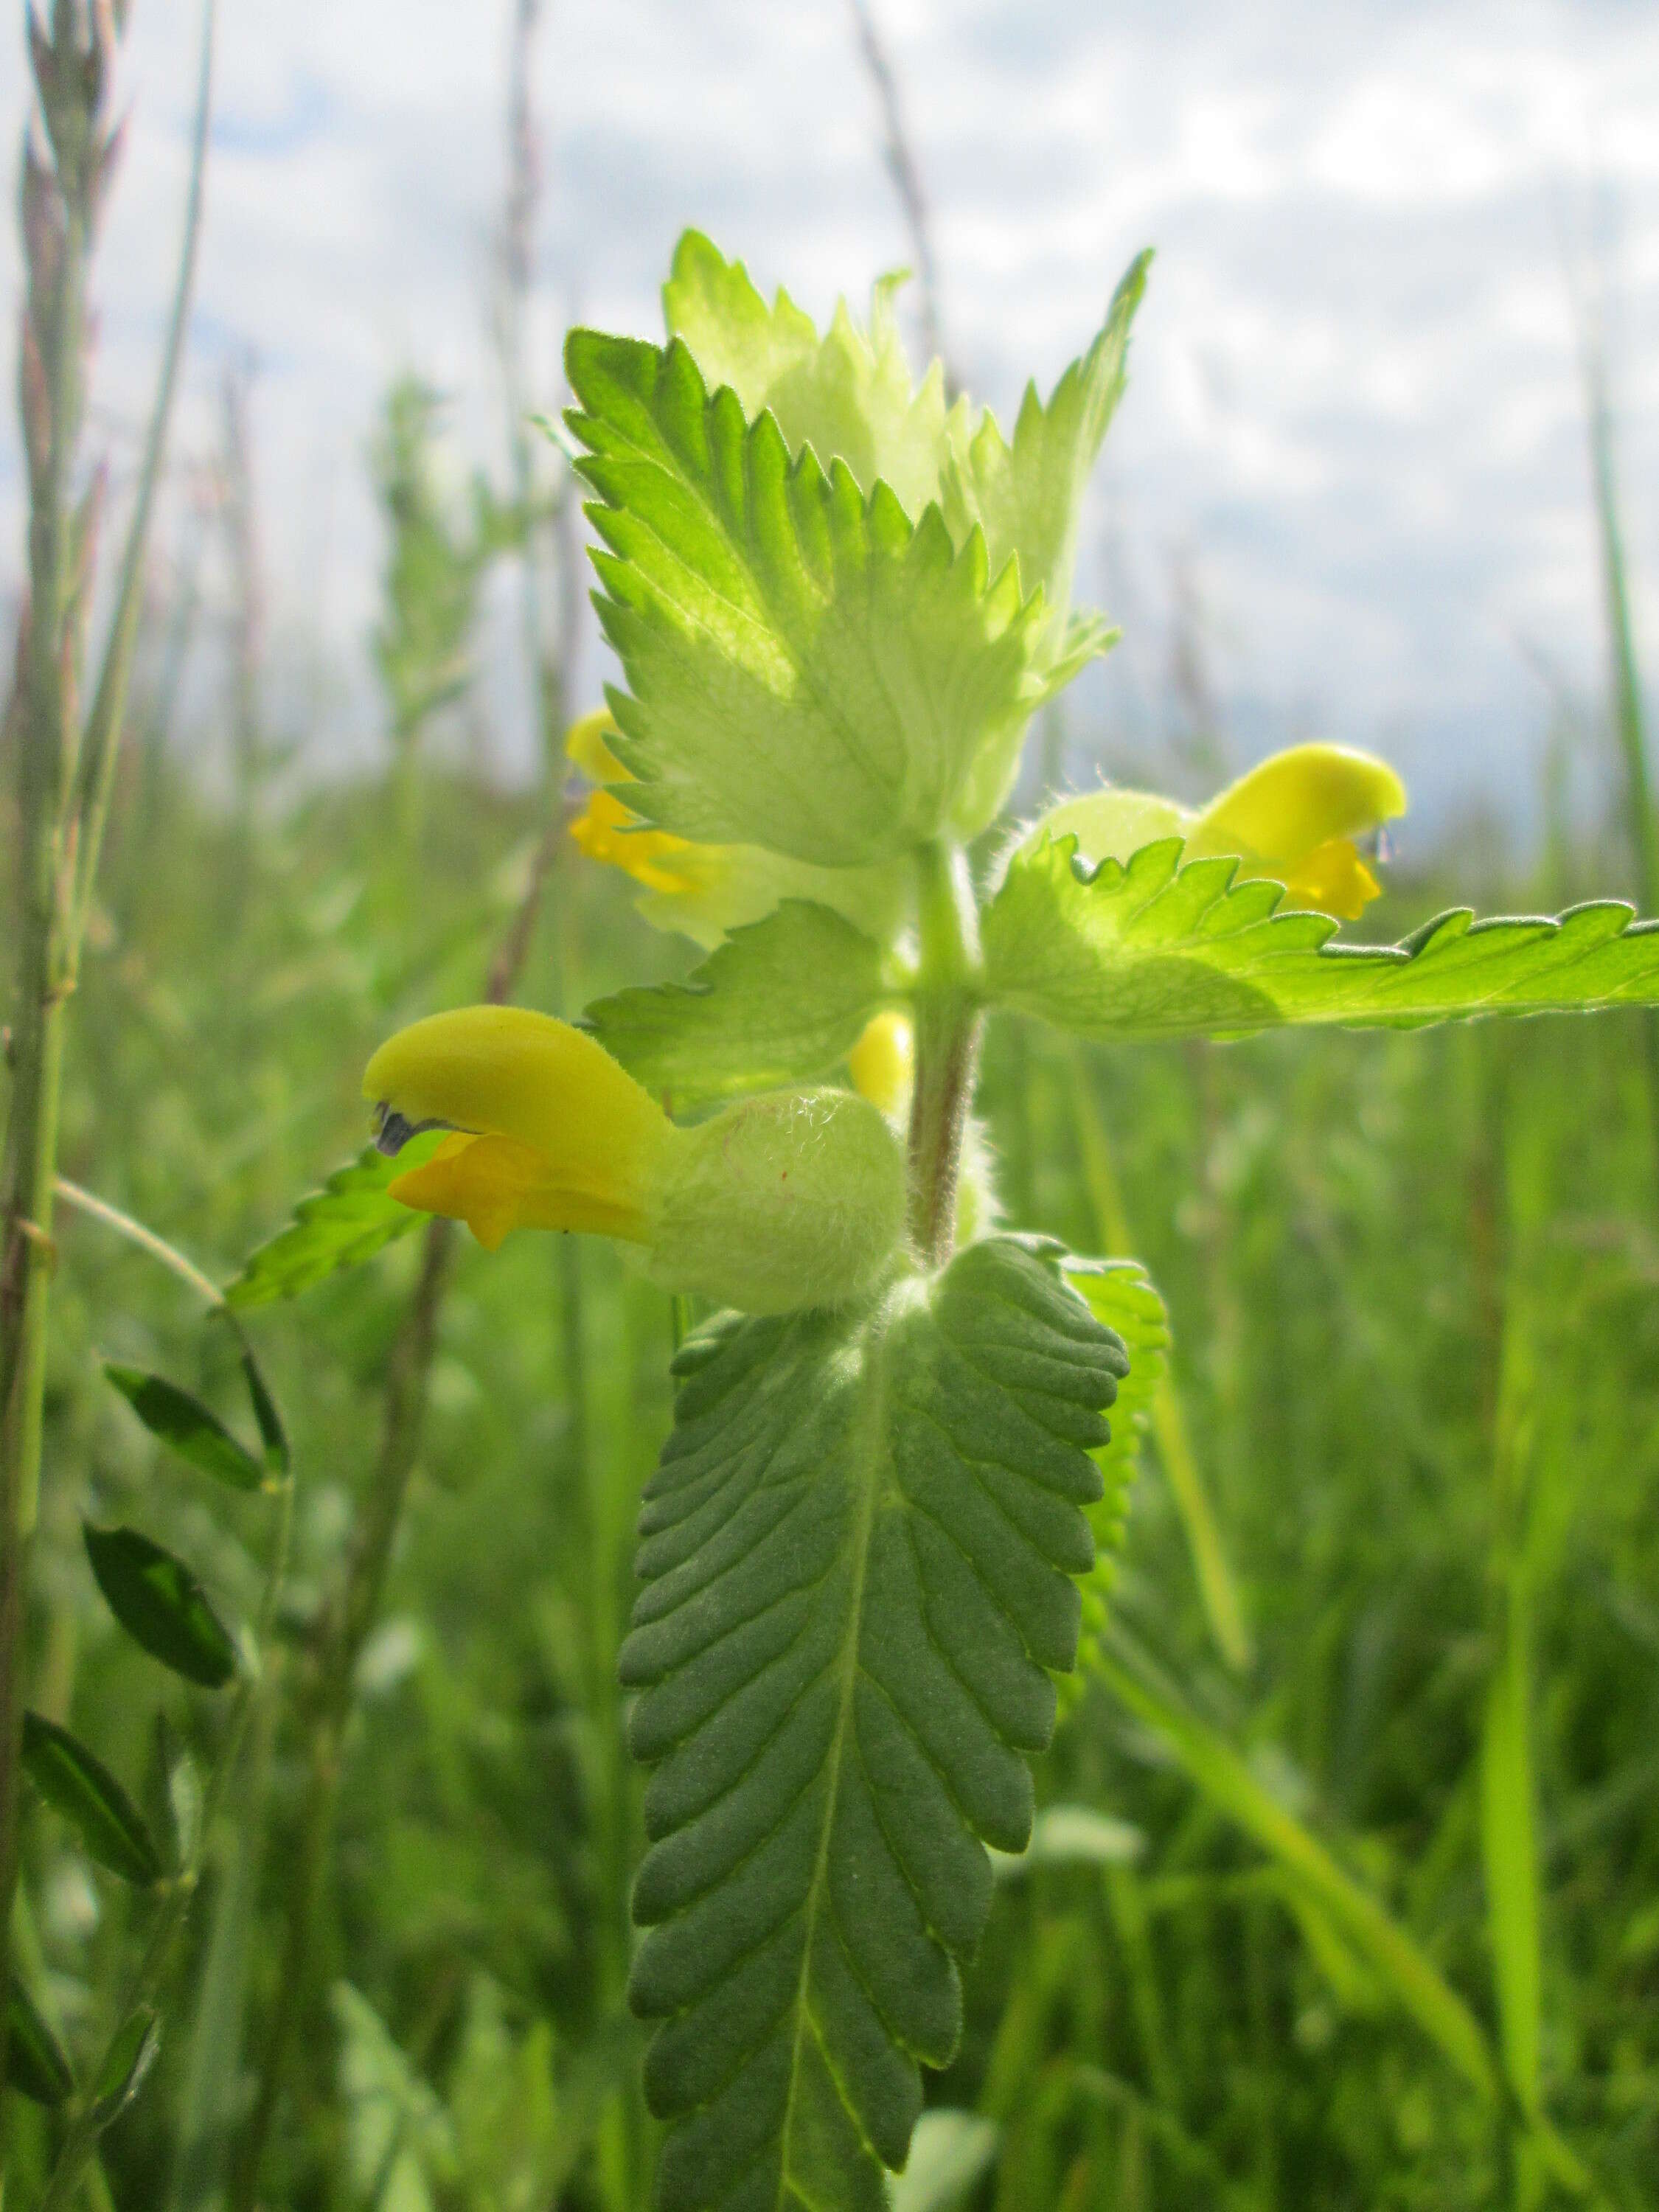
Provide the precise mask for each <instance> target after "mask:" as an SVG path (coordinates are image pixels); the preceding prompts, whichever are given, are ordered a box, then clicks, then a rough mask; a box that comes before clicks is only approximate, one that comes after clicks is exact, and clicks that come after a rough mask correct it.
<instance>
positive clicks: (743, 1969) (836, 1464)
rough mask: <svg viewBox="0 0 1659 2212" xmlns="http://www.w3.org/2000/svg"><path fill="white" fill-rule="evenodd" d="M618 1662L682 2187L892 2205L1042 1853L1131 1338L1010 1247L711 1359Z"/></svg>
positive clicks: (654, 2003)
mask: <svg viewBox="0 0 1659 2212" xmlns="http://www.w3.org/2000/svg"><path fill="white" fill-rule="evenodd" d="M675 1364H676V1368H677V1370H678V1373H679V1374H680V1375H681V1376H682V1377H683V1378H684V1379H683V1381H682V1385H681V1389H680V1393H679V1398H678V1404H677V1406H676V1409H675V1426H674V1431H673V1434H672V1436H671V1438H670V1440H669V1443H668V1444H667V1446H666V1448H665V1451H664V1454H663V1458H662V1462H661V1465H660V1466H659V1468H658V1471H657V1473H656V1474H655V1475H654V1476H653V1479H652V1481H651V1483H650V1486H649V1487H648V1490H647V1498H646V1504H645V1506H644V1510H643V1512H642V1514H641V1548H640V1553H639V1562H638V1565H639V1571H640V1573H641V1577H642V1578H643V1580H644V1583H645V1588H644V1589H643V1591H642V1592H641V1596H640V1598H639V1601H638V1602H637V1604H636V1606H635V1614H634V1624H633V1628H632V1632H631V1633H630V1635H629V1638H628V1641H627V1643H626V1644H625V1645H624V1647H623V1654H622V1661H621V1668H622V1674H623V1680H624V1681H625V1682H626V1683H628V1684H629V1686H633V1687H635V1688H637V1689H638V1690H639V1691H640V1692H641V1695H640V1697H639V1699H638V1700H637V1703H636V1704H635V1708H634V1711H633V1716H632V1720H631V1723H630V1732H631V1737H632V1741H633V1746H634V1748H635V1753H637V1755H638V1756H639V1757H640V1758H641V1759H644V1760H646V1761H647V1763H648V1764H649V1765H651V1766H652V1767H653V1774H652V1777H651V1781H650V1784H649V1786H648V1788H647V1792H646V1800H645V1819H646V1826H647V1832H648V1834H649V1835H650V1836H651V1838H652V1839H653V1844H652V1848H651V1850H650V1851H649V1852H648V1854H647V1857H646V1861H645V1863H644V1866H643V1867H642V1869H641V1873H640V1877H639V1881H638V1884H637V1886H636V1888H635V1897H634V1909H635V1917H636V1918H637V1919H638V1920H639V1921H640V1922H641V1923H642V1924H644V1925H645V1926H646V1927H647V1929H648V1930H649V1932H648V1933H647V1936H646V1937H645V1940H644V1942H643V1943H642V1944H641V1948H640V1951H639V1953H638V1955H637V1958H636V1960H635V1970H634V1975H633V1979H632V1984H631V1988H630V1996H631V1999H632V2002H633V2003H634V2006H635V2009H636V2010H637V2011H638V2012H640V2013H641V2014H642V2015H645V2016H646V2017H647V2018H652V2019H656V2020H659V2021H662V2022H663V2026H662V2027H661V2028H660V2030H659V2033H658V2035H657V2038H656V2040H655V2042H654V2043H653V2045H652V2049H651V2053H650V2057H649V2058H648V2061H647V2069H646V2085H647V2098H648V2100H649V2101H650V2104H651V2106H652V2109H653V2111H654V2112H657V2113H659V2115H660V2116H661V2117H663V2118H666V2119H668V2120H670V2121H671V2122H672V2123H673V2126H672V2131H671V2134H670V2136H669V2139H668V2142H667V2146H666V2148H665V2154H664V2160H663V2166H662V2172H661V2183H660V2189H661V2194H660V2198H659V2202H660V2203H661V2204H662V2205H663V2206H664V2207H665V2212H701V2208H712V2207H715V2206H722V2207H726V2206H732V2207H735V2206H737V2205H738V2204H740V2203H741V2204H743V2205H749V2204H754V2205H757V2206H758V2205H761V2204H765V2205H767V2206H769V2207H770V2206H773V2205H780V2206H781V2205H785V2204H789V2205H794V2206H797V2207H800V2206H805V2205H806V2204H819V2203H822V2204H834V2205H835V2206H836V2208H837V2212H841V2209H842V2208H848V2212H866V2208H867V2209H868V2212H880V2208H884V2206H885V2203H886V2197H885V2184H884V2179H883V2166H884V2165H885V2166H900V2165H902V2163H903V2160H904V2156H905V2152H906V2149H907V2148H908V2143H909V2140H910V2130H911V2128H912V2126H913V2124H914V2123H915V2118H916V2114H917V2112H919V2110H920V2109H921V2081H920V2079H919V2076H918V2073H917V2061H918V2060H921V2061H922V2062H924V2063H928V2064H932V2065H934V2066H942V2065H944V2064H945V2063H947V2062H948V2061H949V2059H950V2057H951V2053H952V2051H954V2050H955V2048H956V2044H957V2034H958V2032H959V2029H960V2026H961V2007H962V1996H961V1985H960V1982H959V1979H958V1969H959V1963H960V1961H961V1960H963V1959H965V1958H966V1957H968V1956H969V1954H971V1952H972V1950H973V1948H974V1946H975V1943H976V1942H977V1941H978V1938H979V1935H980V1932H981V1929H982V1927H983V1925H984V1922H985V1917H986V1914H987V1911H988V1909H989V1905H990V1899H991V1888H992V1877H991V1866H990V1862H989V1859H988V1857H987V1853H986V1850H985V1849H984V1848H983V1847H984V1845H985V1844H995V1845H996V1846H998V1847H999V1848H1000V1849H1001V1850H1016V1851H1017V1850H1023V1849H1024V1845H1025V1844H1026V1841H1027V1839H1028V1838H1029V1836H1030V1827H1031V1782H1030V1773H1029V1771H1027V1768H1026V1765H1025V1762H1024V1759H1023V1758H1022V1756H1021V1753H1023V1752H1029V1751H1036V1750H1039V1749H1041V1748H1042V1746H1043V1745H1044V1744H1045V1743H1046V1742H1047V1741H1048V1736H1049V1733H1050V1731H1051V1729H1052V1728H1053V1725H1054V1684H1053V1682H1052V1680H1050V1677H1049V1672H1048V1670H1049V1669H1064V1668H1069V1667H1070V1666H1071V1664H1072V1662H1073V1657H1074V1656H1075V1650H1076V1644H1077V1633H1078V1614H1079V1606H1078V1594H1077V1589H1076V1584H1075V1582H1074V1581H1073V1577H1076V1576H1079V1575H1086V1574H1087V1573H1088V1572H1089V1571H1090V1570H1091V1566H1092V1565H1093V1561H1094V1541H1093V1538H1092V1536H1091V1532H1090V1528H1089V1523H1088V1521H1087V1518H1086V1510H1087V1509H1088V1508H1089V1507H1090V1506H1091V1505H1092V1504H1095V1503H1096V1502H1097V1500H1098V1499H1099V1498H1100V1495H1101V1487H1102V1486H1101V1478H1100V1474H1099V1471H1098V1469H1097V1468H1096V1467H1095V1465H1094V1463H1093V1462H1092V1461H1091V1458H1090V1457H1089V1454H1090V1452H1091V1450H1093V1449H1096V1448H1097V1447H1098V1446H1100V1445H1101V1444H1103V1443H1104V1442H1105V1440H1106V1433H1107V1432H1106V1424H1105V1421H1104V1420H1103V1417H1102V1414H1103V1407H1106V1406H1108V1405H1109V1404H1110V1402H1111V1401H1112V1398H1113V1395H1114V1394H1115V1389H1116V1385H1117V1382H1118V1378H1119V1377H1120V1376H1121V1375H1122V1374H1123V1372H1124V1370H1125V1368H1126V1366H1127V1361H1126V1358H1125V1356H1124V1352H1123V1347H1122V1346H1121V1343H1120V1341H1119V1340H1118V1339H1117V1338H1116V1337H1115V1336H1114V1335H1113V1334H1111V1333H1110V1332H1109V1331H1108V1330H1106V1329H1103V1328H1101V1327H1100V1326H1099V1324H1098V1323H1097V1322H1096V1321H1095V1320H1094V1319H1093V1317H1092V1316H1091V1314H1090V1312H1089V1310H1088V1309H1087V1307H1086V1306H1085V1304H1084V1303H1083V1301H1082V1300H1081V1299H1080V1298H1079V1297H1077V1296H1076V1295H1075V1294H1074V1293H1073V1291H1070V1290H1069V1289H1068V1288H1067V1287H1066V1284H1065V1282H1064V1281H1063V1279H1061V1276H1060V1268H1059V1262H1058V1255H1057V1248H1055V1247H1054V1246H1052V1245H1049V1244H1046V1243H1042V1242H1040V1241H1038V1240H1036V1239H1030V1240H1026V1239H1019V1238H1014V1237H994V1238H991V1239H989V1240H987V1242H985V1243H981V1244H975V1245H973V1246H970V1247H969V1249H967V1250H966V1251H964V1252H963V1253H962V1254H960V1255H958V1257H957V1259H956V1260H955V1261H953V1262H952V1264H951V1267H949V1268H948V1269H947V1270H946V1271H945V1273H944V1274H943V1275H942V1276H941V1277H939V1278H938V1279H936V1280H933V1281H931V1282H924V1281H922V1280H920V1279H916V1278H914V1277H913V1278H907V1279H904V1280H902V1281H901V1282H900V1283H899V1285H897V1286H896V1288H895V1289H894V1290H893V1291H891V1292H890V1294H889V1295H888V1296H887V1297H885V1298H884V1300H883V1301H881V1302H880V1303H879V1304H878V1305H877V1306H876V1307H875V1308H874V1309H873V1310H866V1311H865V1312H864V1313H862V1314H857V1315H853V1316H848V1315H840V1316H833V1315H824V1314H817V1315H805V1316H793V1317H790V1318H787V1319H777V1320H763V1321H746V1322H732V1321H730V1320H726V1321H722V1322H718V1323H716V1324H714V1326H713V1327H712V1328H710V1329H709V1330H708V1331H706V1332H702V1333H700V1334H699V1335H697V1336H695V1337H693V1338H691V1339H690V1340H689V1341H688V1342H687V1344H686V1345H685V1346H684V1347H683V1348H682V1350H681V1352H680V1353H679V1355H678V1358H677V1360H676V1363H675Z"/></svg>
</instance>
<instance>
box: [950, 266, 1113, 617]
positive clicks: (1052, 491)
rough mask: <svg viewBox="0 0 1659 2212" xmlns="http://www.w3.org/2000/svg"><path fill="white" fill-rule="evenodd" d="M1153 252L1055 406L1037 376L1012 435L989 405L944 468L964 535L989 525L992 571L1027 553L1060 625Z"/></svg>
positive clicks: (1025, 562) (1063, 384) (1025, 560)
mask: <svg viewBox="0 0 1659 2212" xmlns="http://www.w3.org/2000/svg"><path fill="white" fill-rule="evenodd" d="M1151 266H1152V255H1151V253H1150V252H1145V253H1140V254H1138V255H1137V256H1136V257H1135V258H1134V260H1133V262H1132V263H1131V264H1129V267H1128V269H1127V271H1126V272H1125V274H1124V276H1123V278H1122V281H1121V283H1119V285H1118V288H1117V289H1116V291H1115V293H1114V294H1113V295H1112V302H1111V306H1110V307H1109V309H1108V310H1107V314H1106V320H1105V323H1104V325H1103V326H1102V328H1101V331H1100V332H1099V335H1098V336H1097V337H1096V339H1095V341H1094V343H1093V344H1092V345H1091V347H1090V348H1089V350H1088V352H1087V353H1085V355H1084V356H1082V358H1081V359H1080V360H1078V361H1074V362H1073V363H1072V364H1071V366H1070V367H1069V368H1067V369H1066V372H1065V373H1064V374H1063V375H1062V376H1061V378H1060V381H1059V383H1058V384H1057V385H1056V386H1054V391H1053V392H1052V393H1051V394H1050V396H1049V399H1048V405H1047V406H1046V407H1045V406H1044V405H1043V404H1042V401H1041V400H1040V399H1039V398H1038V397H1037V391H1036V385H1035V384H1028V385H1027V386H1026V387H1025V396H1024V399H1023V400H1022V401H1021V403H1020V410H1019V415H1018V419H1017V421H1016V422H1015V424H1014V438H1013V443H1012V445H1010V444H1009V443H1008V442H1007V441H1006V439H1005V438H1004V437H1003V435H1002V432H1001V430H1000V428H998V426H997V422H996V418H995V416H994V415H992V414H991V413H990V411H989V410H987V411H986V412H985V414H983V415H982V416H981V417H980V420H979V423H978V425H977V427H976V428H975V431H974V433H973V435H972V436H971V438H967V439H963V440H961V441H959V442H958V444H957V449H956V450H955V451H953V452H952V453H951V462H950V465H949V467H948V469H947V471H946V473H945V499H944V504H945V520H946V521H947V522H948V523H949V524H950V526H951V536H952V537H953V538H956V539H957V542H958V544H960V543H962V542H963V540H964V539H965V538H967V536H968V534H969V532H970V531H972V530H975V529H978V530H982V531H983V532H984V533H985V543H986V546H987V550H988V551H989V553H990V556H991V567H992V569H993V571H995V570H997V569H1000V568H1001V566H1002V564H1003V562H1005V561H1006V560H1009V559H1010V558H1012V559H1014V560H1016V561H1018V563H1019V576H1020V582H1021V583H1022V585H1023V586H1024V588H1025V589H1026V590H1027V591H1028V592H1030V591H1036V590H1037V589H1041V591H1042V595H1043V599H1044V600H1045V602H1046V603H1047V605H1048V608H1049V610H1050V611H1051V615H1052V617H1053V619H1054V622H1055V623H1056V624H1058V625H1059V626H1060V628H1061V629H1063V627H1064V624H1065V619H1066V611H1067V609H1068V608H1069V607H1070V605H1071V603H1072V576H1073V569H1074V568H1075V566H1076V562H1077V538H1078V526H1079V521H1080V520H1081V517H1082V513H1083V497H1084V493H1085V489H1087V486H1088V482H1089V478H1090V476H1091V473H1092V471H1093V469H1094V465H1095V461H1096V459H1097V456H1098V455H1099V453H1100V447H1101V442H1102V441H1103V439H1104V437H1105V435H1106V432H1107V429H1108V427H1109V424H1110V422H1111V419H1112V416H1113V414H1114V412H1115V410H1116V407H1117V403H1118V401H1119V400H1120V399H1121V398H1122V396H1123V386H1124V383H1125V380H1126V377H1127V362H1128V350H1129V331H1130V328H1131V326H1132V325H1133V321H1134V318H1135V310H1136V309H1137V307H1139V305H1140V301H1141V296H1142V295H1143V294H1144V293H1145V291H1146V274H1147V270H1149V269H1150V267H1151ZM1055 644H1056V647H1057V646H1058V640H1057V639H1056V641H1055Z"/></svg>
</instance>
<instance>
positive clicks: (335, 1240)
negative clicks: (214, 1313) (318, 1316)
mask: <svg viewBox="0 0 1659 2212" xmlns="http://www.w3.org/2000/svg"><path fill="white" fill-rule="evenodd" d="M441 1142H442V1138H441V1134H439V1133H433V1134H432V1135H430V1136H425V1137H417V1138H416V1139H415V1141H414V1142H413V1143H412V1144H409V1145H405V1146H404V1149H403V1151H402V1152H399V1153H398V1156H397V1158H395V1159H388V1158H386V1156H385V1155H384V1154H383V1153H381V1152H377V1151H376V1150H375V1149H374V1146H373V1145H371V1146H369V1147H368V1150H367V1151H366V1152H362V1154H360V1155H359V1157H358V1158H356V1160H355V1161H354V1162H353V1163H352V1164H351V1165H350V1166H349V1167H343V1168H340V1169H337V1170H336V1172H335V1173H334V1174H333V1175H331V1176H330V1177H329V1179H328V1181H327V1182H325V1184H324V1186H323V1188H322V1189H321V1190H319V1191H317V1192H314V1193H313V1194H312V1196H311V1197H309V1198H302V1199H301V1200H300V1203H299V1204H298V1205H297V1206H295V1209H294V1218H293V1220H292V1221H291V1222H290V1223H289V1225H288V1227H287V1228H286V1229H284V1230H282V1231H279V1232H278V1233H277V1235H276V1236H275V1237H272V1238H271V1239H270V1243H268V1244H262V1245H260V1247H259V1249H258V1251H257V1252H255V1253H253V1254H252V1255H251V1256H250V1257H249V1258H248V1260H247V1261H246V1263H245V1264H244V1266H243V1268H242V1272H241V1273H240V1275H238V1276H237V1278H236V1279H235V1281H234V1283H232V1284H231V1285H230V1286H229V1288H228V1290H227V1291H226V1292H225V1303H226V1304H227V1305H229V1306H232V1307H234V1309H235V1310H237V1311H238V1312H239V1313H240V1312H245V1311H246V1310H247V1308H248V1307H250V1306H263V1305H268V1304H270V1301H271V1300H272V1299H273V1298H292V1297H298V1296H299V1294H300V1292H301V1291H308V1290H309V1289H310V1288H311V1286H312V1285H313V1283H320V1282H321V1281H323V1279H325V1277H326V1276H329V1275H332V1274H337V1273H338V1272H339V1271H340V1269H341V1268H343V1267H361V1266H362V1263H363V1261H365V1260H372V1259H373V1258H374V1255H375V1254H376V1253H377V1252H381V1251H384V1250H385V1249H386V1246H387V1245H388V1244H391V1243H395V1242H396V1240H397V1239H398V1237H407V1236H408V1235H409V1234H410V1231H411V1230H416V1229H418V1228H420V1227H421V1226H422V1224H423V1223H424V1222H425V1220H426V1218H427V1217H426V1215H425V1214H423V1213H414V1212H410V1209H409V1207H408V1206H399V1205H398V1201H397V1200H396V1199H395V1198H388V1197H387V1196H386V1185H387V1184H388V1183H390V1182H392V1181H394V1180H395V1178H396V1177H397V1176H400V1175H402V1174H403V1172H404V1170H405V1169H407V1168H411V1167H414V1166H416V1165H417V1164H419V1163H420V1162H421V1161H422V1160H423V1159H428V1158H430V1157H431V1155H432V1153H433V1152H435V1151H436V1149H437V1147H438V1146H439V1145H440V1144H441Z"/></svg>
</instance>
